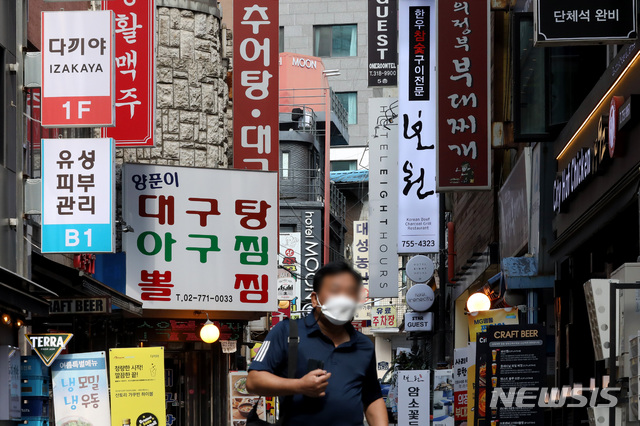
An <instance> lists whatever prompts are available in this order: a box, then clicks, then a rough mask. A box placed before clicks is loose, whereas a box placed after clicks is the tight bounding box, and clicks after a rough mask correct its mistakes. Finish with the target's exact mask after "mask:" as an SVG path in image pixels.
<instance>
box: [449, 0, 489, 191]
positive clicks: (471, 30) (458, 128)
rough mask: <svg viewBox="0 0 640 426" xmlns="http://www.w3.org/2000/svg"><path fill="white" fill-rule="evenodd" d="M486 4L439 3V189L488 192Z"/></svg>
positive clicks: (487, 37)
mask: <svg viewBox="0 0 640 426" xmlns="http://www.w3.org/2000/svg"><path fill="white" fill-rule="evenodd" d="M489 28H490V27H489V1H487V0H485V1H478V2H459V1H455V0H444V1H440V2H439V3H438V64H439V67H438V68H439V69H438V83H439V84H438V99H439V103H438V139H437V140H438V146H437V148H436V153H437V157H438V160H437V171H436V175H437V190H438V191H468V190H470V189H490V188H491V145H490V141H491V137H490V135H491V126H490V121H491V117H490V115H489V111H490V101H491V96H490V88H491V85H490V75H491V74H490V73H489V67H490V58H491V53H490V52H491V51H490V41H491V36H490V34H491V31H490V30H489Z"/></svg>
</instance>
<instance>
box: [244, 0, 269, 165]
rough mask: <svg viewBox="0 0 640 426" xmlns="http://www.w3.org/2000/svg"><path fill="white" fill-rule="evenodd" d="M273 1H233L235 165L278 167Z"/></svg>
mask: <svg viewBox="0 0 640 426" xmlns="http://www.w3.org/2000/svg"><path fill="white" fill-rule="evenodd" d="M278 4H279V2H278V1H277V0H235V1H234V2H233V31H234V33H233V38H234V40H236V41H237V43H233V117H234V119H233V167H234V168H236V169H252V170H271V171H278V169H279V165H280V148H279V146H280V143H279V140H280V139H279V136H278V134H279V133H278V132H279V125H278V122H279V116H278V104H279V92H278V72H279V70H278V68H279V67H278V63H279V60H278V37H279V33H280V31H279V25H278V17H279V13H280V12H279V7H278Z"/></svg>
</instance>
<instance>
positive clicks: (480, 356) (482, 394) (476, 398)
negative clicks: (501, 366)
mask: <svg viewBox="0 0 640 426" xmlns="http://www.w3.org/2000/svg"><path fill="white" fill-rule="evenodd" d="M488 349H489V344H488V342H487V332H482V333H478V336H477V342H476V352H475V355H476V362H475V374H474V377H473V378H474V381H473V382H471V381H470V382H469V385H470V386H472V387H473V390H471V389H469V390H468V395H469V407H467V416H468V418H469V424H473V425H482V424H485V422H486V420H487V410H488V407H489V405H488V402H489V399H490V398H491V394H490V393H489V392H488V391H489V388H488V386H489V380H490V376H489V375H488V374H487V367H488V368H491V365H490V363H489V358H488V355H489V351H488Z"/></svg>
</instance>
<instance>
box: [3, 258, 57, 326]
mask: <svg viewBox="0 0 640 426" xmlns="http://www.w3.org/2000/svg"><path fill="white" fill-rule="evenodd" d="M0 293H2V299H1V300H0V305H7V306H10V307H12V308H13V309H14V310H18V311H20V310H27V311H29V312H32V313H34V314H40V315H42V314H47V313H49V301H47V300H46V299H45V298H44V297H45V296H50V297H55V296H57V294H56V293H55V292H53V291H51V290H49V289H47V288H46V287H43V286H41V285H40V284H37V283H35V282H33V281H31V280H28V279H27V278H25V277H22V276H20V275H18V274H16V273H15V272H13V271H10V270H9V269H6V268H3V267H1V266H0Z"/></svg>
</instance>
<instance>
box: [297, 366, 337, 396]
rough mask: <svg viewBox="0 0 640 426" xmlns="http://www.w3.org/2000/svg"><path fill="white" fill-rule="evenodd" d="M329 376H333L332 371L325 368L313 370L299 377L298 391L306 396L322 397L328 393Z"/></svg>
mask: <svg viewBox="0 0 640 426" xmlns="http://www.w3.org/2000/svg"><path fill="white" fill-rule="evenodd" d="M329 377H331V373H327V372H326V371H325V370H320V369H317V370H313V371H311V372H310V373H307V374H306V375H305V376H303V377H302V378H300V379H298V384H299V386H298V391H299V392H300V393H301V394H303V395H305V396H310V397H312V398H322V397H323V396H325V395H326V393H325V390H326V389H327V386H329Z"/></svg>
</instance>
